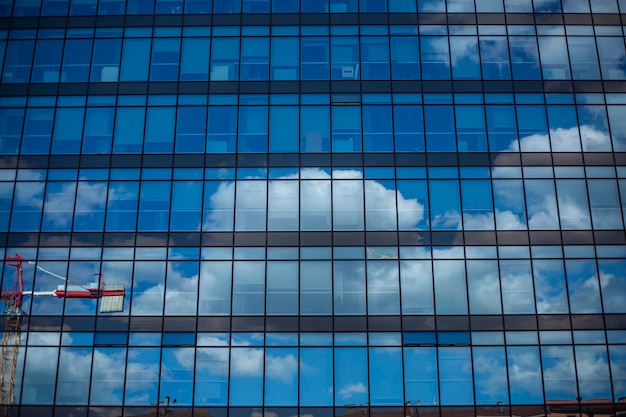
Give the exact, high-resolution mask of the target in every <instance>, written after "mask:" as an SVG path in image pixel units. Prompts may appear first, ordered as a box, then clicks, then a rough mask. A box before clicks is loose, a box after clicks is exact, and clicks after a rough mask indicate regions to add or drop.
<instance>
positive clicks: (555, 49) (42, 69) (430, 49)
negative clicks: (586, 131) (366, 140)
mask: <svg viewBox="0 0 626 417" xmlns="http://www.w3.org/2000/svg"><path fill="white" fill-rule="evenodd" d="M354 28H355V30H356V27H354ZM555 28H556V29H557V30H556V31H555V32H554V33H555V34H559V33H560V31H559V30H558V28H560V29H561V30H562V29H563V27H562V26H561V27H558V26H557V27H555ZM620 35H621V34H620ZM181 43H182V48H181ZM270 45H271V48H270ZM5 49H6V52H5ZM270 49H271V53H270ZM64 50H65V53H64ZM92 51H93V52H92ZM568 51H569V54H568ZM5 54H6V57H5V60H4V61H5V62H4V71H3V74H2V82H3V83H27V82H33V83H58V82H59V81H61V82H86V81H92V82H117V81H148V80H150V81H178V80H179V79H180V80H183V81H190V80H198V81H205V80H211V81H223V80H269V79H272V80H299V79H301V80H329V79H333V80H359V79H362V80H390V79H394V80H419V79H424V80H449V79H455V80H457V79H458V80H461V79H463V80H468V79H470V80H471V79H474V80H478V79H494V80H510V79H515V80H540V79H542V78H543V79H546V80H571V79H574V80H599V79H605V80H623V79H626V70H625V67H624V57H625V56H626V50H625V48H624V38H623V36H619V37H597V38H594V37H591V36H567V37H566V36H539V37H535V36H511V37H508V38H507V37H506V36H480V38H479V37H477V36H449V37H448V36H422V37H419V38H418V37H417V36H391V37H388V36H367V37H362V38H359V37H356V36H331V37H328V36H319V37H303V38H301V39H300V38H297V37H273V38H272V39H271V42H270V38H269V37H244V38H239V37H218V38H215V37H214V38H212V39H211V38H208V37H206V38H183V39H182V42H181V38H180V37H178V38H155V39H151V38H125V39H124V40H123V42H122V39H97V40H96V41H95V42H94V41H92V40H91V39H68V40H66V41H63V40H53V39H39V40H37V41H35V40H8V41H3V42H0V56H4V55H5ZM92 56H93V59H92ZM479 57H480V58H479ZM0 63H1V62H0ZM90 73H91V75H90Z"/></svg>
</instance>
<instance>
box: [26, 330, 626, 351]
mask: <svg viewBox="0 0 626 417" xmlns="http://www.w3.org/2000/svg"><path fill="white" fill-rule="evenodd" d="M572 337H573V338H572ZM505 338H506V343H505ZM607 339H608V343H609V344H611V345H619V344H626V330H609V331H607V332H606V335H605V331H604V330H575V331H573V333H572V332H571V331H554V330H552V331H540V332H539V333H537V332H536V331H507V332H471V333H470V332H444V331H442V332H403V333H400V332H369V333H361V332H350V333H344V332H335V333H323V332H315V333H312V332H303V333H287V332H281V333H279V332H275V333H274V332H272V333H269V332H268V333H243V332H233V333H210V332H198V333H196V332H164V333H147V332H141V333H140V332H130V333H129V332H96V333H93V332H68V331H66V330H64V331H63V333H62V334H61V332H35V331H30V332H24V331H23V332H21V333H20V343H21V346H30V347H34V346H40V347H41V346H51V347H55V346H63V347H69V346H73V347H92V346H98V347H122V346H129V347H139V346H142V347H148V346H150V347H161V346H163V347H194V346H196V347H227V346H233V347H241V346H266V347H295V346H303V347H326V346H336V347H337V346H342V347H345V346H369V347H378V346H412V347H414V346H464V345H470V344H471V345H472V346H474V347H477V346H504V345H505V344H506V345H509V346H525V345H533V346H534V345H546V346H547V345H571V344H576V345H604V344H606V343H607ZM470 340H471V342H470Z"/></svg>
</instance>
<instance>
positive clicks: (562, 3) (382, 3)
mask: <svg viewBox="0 0 626 417" xmlns="http://www.w3.org/2000/svg"><path fill="white" fill-rule="evenodd" d="M625 9H626V2H625V1H624V0H476V1H475V2H474V0H388V1H387V0H215V1H212V0H100V1H98V0H14V1H13V0H2V1H0V16H14V17H18V16H39V15H41V16H67V15H70V16H90V15H124V14H127V15H150V14H183V13H184V14H211V13H215V14H234V13H328V12H330V13H357V12H360V13H385V12H392V13H398V12H400V13H415V12H427V13H428V12H439V13H441V12H448V13H472V12H478V13H498V12H507V13H533V12H534V13H559V12H564V13H591V12H592V13H619V11H620V10H621V11H622V12H623V11H624V10H625Z"/></svg>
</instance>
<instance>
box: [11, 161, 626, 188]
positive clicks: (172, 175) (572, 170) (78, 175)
mask: <svg viewBox="0 0 626 417" xmlns="http://www.w3.org/2000/svg"><path fill="white" fill-rule="evenodd" d="M496 158H497V157H496ZM315 170H317V173H318V176H317V177H312V176H311V174H314V173H316V171H315ZM346 170H349V171H352V172H354V173H356V174H357V175H358V178H364V179H365V180H379V179H380V180H395V179H398V180H404V179H427V178H428V179H431V180H435V179H452V178H461V179H463V180H469V179H491V178H493V179H502V178H525V179H538V178H556V179H566V178H568V179H573V178H583V179H584V178H587V179H589V180H593V179H602V178H612V179H614V178H626V167H623V166H616V167H614V166H586V167H582V166H523V167H516V166H499V167H492V168H489V167H486V166H476V165H474V166H461V167H450V166H430V167H423V166H418V167H403V166H399V167H396V168H394V167H388V166H382V167H367V166H366V167H364V168H361V167H354V166H350V167H348V166H346V167H338V166H335V167H333V168H332V169H331V168H330V167H316V168H296V167H276V168H250V167H239V168H182V167H176V168H110V169H109V168H81V169H80V170H79V169H78V168H50V169H43V168H42V169H26V168H18V169H0V181H2V182H9V181H16V180H17V181H19V182H22V181H29V182H30V181H49V182H56V181H77V180H78V181H81V182H87V181H107V180H112V181H139V180H140V179H141V180H143V181H156V180H160V181H163V180H168V181H169V180H172V179H174V180H175V181H202V180H203V179H205V180H216V181H228V180H234V179H237V180H265V179H267V178H269V179H270V180H290V181H291V180H293V181H296V180H298V179H303V180H313V179H331V178H333V179H336V180H341V179H346V177H345V172H344V171H346ZM321 172H323V173H325V174H326V175H324V176H321V174H320V173H321Z"/></svg>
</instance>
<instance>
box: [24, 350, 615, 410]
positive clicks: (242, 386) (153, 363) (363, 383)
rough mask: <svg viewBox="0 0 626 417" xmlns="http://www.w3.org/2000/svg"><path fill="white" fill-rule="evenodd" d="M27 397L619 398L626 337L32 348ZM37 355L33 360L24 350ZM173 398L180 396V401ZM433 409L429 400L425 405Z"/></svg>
mask: <svg viewBox="0 0 626 417" xmlns="http://www.w3.org/2000/svg"><path fill="white" fill-rule="evenodd" d="M20 353H21V355H20V361H19V362H20V363H19V366H18V377H17V383H16V390H15V402H16V403H18V404H22V405H35V404H38V405H48V404H50V405H52V404H57V405H87V404H90V405H109V406H110V405H122V404H125V405H137V406H139V405H144V406H148V405H156V404H157V403H159V402H160V399H162V398H164V397H166V396H167V397H169V398H170V401H171V402H172V403H173V401H174V399H176V404H177V405H179V406H191V405H192V404H193V405H196V406H227V405H230V406H262V405H265V406H298V405H300V406H333V405H335V406H344V407H355V405H357V406H360V407H362V406H367V405H371V406H402V405H405V404H407V405H408V403H410V404H411V405H413V406H414V407H416V408H418V410H416V411H419V408H420V407H423V408H424V409H426V410H428V409H429V408H431V407H434V408H435V409H436V408H437V406H439V405H443V406H447V405H466V406H472V405H473V404H477V405H481V406H491V407H493V408H497V406H498V405H508V404H512V405H517V404H542V403H544V401H545V402H548V403H549V402H550V401H552V400H561V401H562V400H566V401H571V402H572V405H578V403H577V402H576V401H577V398H578V399H579V400H580V399H582V401H584V402H585V403H587V404H589V403H594V402H604V403H607V402H609V403H610V401H611V400H609V399H612V398H614V399H615V401H617V400H618V399H619V398H621V397H623V396H624V394H625V393H626V384H625V382H626V373H625V371H624V367H625V366H626V346H620V345H609V346H608V347H607V346H593V345H589V346H566V345H564V346H542V347H537V346H509V347H506V348H504V347H471V348H470V347H458V346H457V347H452V346H451V347H438V348H436V347H406V348H400V347H372V348H360V347H345V348H334V349H333V348H300V349H298V348H289V347H283V348H266V349H263V348H258V347H250V346H241V347H233V348H185V347H178V348H176V347H172V348H149V347H141V348H128V349H126V348H115V347H111V348H106V347H97V348H93V349H92V348H67V347H63V348H58V347H28V348H23V349H21V350H20ZM24 357H25V358H24ZM170 404H171V403H170ZM422 411H424V410H422Z"/></svg>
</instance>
